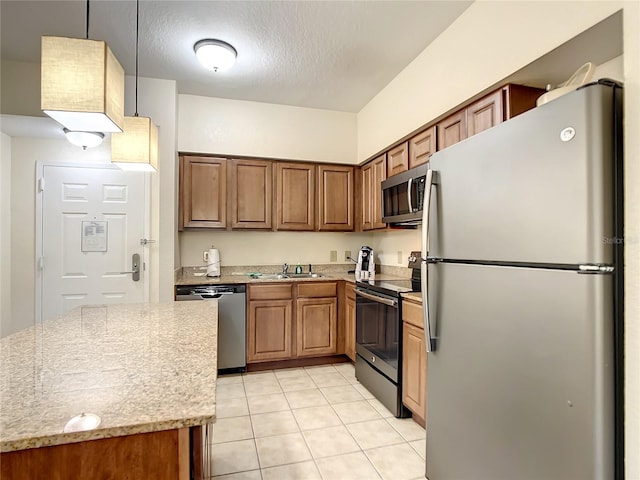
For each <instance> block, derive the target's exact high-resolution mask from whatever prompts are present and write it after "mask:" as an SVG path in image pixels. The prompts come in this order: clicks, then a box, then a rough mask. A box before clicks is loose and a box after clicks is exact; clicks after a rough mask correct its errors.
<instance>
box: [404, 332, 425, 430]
mask: <svg viewBox="0 0 640 480" xmlns="http://www.w3.org/2000/svg"><path fill="white" fill-rule="evenodd" d="M402 328H403V332H402V348H403V353H402V403H404V404H405V406H406V407H407V408H408V409H409V410H411V411H412V412H413V414H414V416H417V417H419V418H420V419H421V420H422V423H424V421H425V419H426V413H427V352H426V350H425V343H424V330H423V329H422V328H417V327H414V326H413V325H411V324H410V323H407V322H403V326H402Z"/></svg>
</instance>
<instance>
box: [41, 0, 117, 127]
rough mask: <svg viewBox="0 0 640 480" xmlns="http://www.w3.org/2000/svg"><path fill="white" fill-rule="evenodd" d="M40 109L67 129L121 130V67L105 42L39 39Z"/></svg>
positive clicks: (77, 39) (79, 39)
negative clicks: (40, 48) (40, 46)
mask: <svg viewBox="0 0 640 480" xmlns="http://www.w3.org/2000/svg"><path fill="white" fill-rule="evenodd" d="M40 98H41V100H40V107H41V109H42V111H43V112H44V113H45V114H47V115H48V116H50V117H51V118H53V119H54V120H55V121H56V122H58V123H60V124H61V125H62V126H63V127H66V128H68V129H69V130H73V131H79V130H86V131H92V132H120V131H122V123H123V117H124V70H123V69H122V66H121V65H120V63H119V62H118V60H117V59H116V57H115V56H114V55H113V53H112V52H111V49H109V47H108V46H107V44H106V42H103V41H97V40H89V1H88V0H87V35H86V39H81V38H66V37H51V36H43V37H42V58H41V91H40Z"/></svg>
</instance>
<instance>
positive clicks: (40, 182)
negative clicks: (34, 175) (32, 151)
mask: <svg viewBox="0 0 640 480" xmlns="http://www.w3.org/2000/svg"><path fill="white" fill-rule="evenodd" d="M38 192H44V177H40V178H39V179H38Z"/></svg>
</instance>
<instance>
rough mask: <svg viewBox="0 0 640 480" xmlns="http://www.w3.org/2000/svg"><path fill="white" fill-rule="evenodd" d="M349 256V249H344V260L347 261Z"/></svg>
mask: <svg viewBox="0 0 640 480" xmlns="http://www.w3.org/2000/svg"><path fill="white" fill-rule="evenodd" d="M350 257H351V250H345V251H344V261H345V262H348V261H349V258H350Z"/></svg>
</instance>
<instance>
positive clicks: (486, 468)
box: [426, 264, 614, 480]
mask: <svg viewBox="0 0 640 480" xmlns="http://www.w3.org/2000/svg"><path fill="white" fill-rule="evenodd" d="M429 275H430V278H429V284H430V292H429V294H430V306H431V314H432V318H435V334H436V336H437V348H436V350H435V351H434V352H432V353H430V354H429V364H428V375H427V378H428V385H427V420H426V423H427V451H426V473H427V478H428V479H429V480H478V479H492V480H513V479H518V480H541V479H545V480H607V479H612V478H614V463H613V460H614V437H613V435H614V416H613V415H614V404H613V400H614V388H613V352H612V350H613V339H612V321H613V319H612V315H613V314H612V308H613V307H612V299H611V288H612V285H611V283H612V282H611V281H612V278H611V276H610V275H581V274H577V273H574V272H569V271H558V270H556V271H550V270H541V269H525V268H512V267H493V266H479V265H460V264H435V265H434V264H431V265H429Z"/></svg>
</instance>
